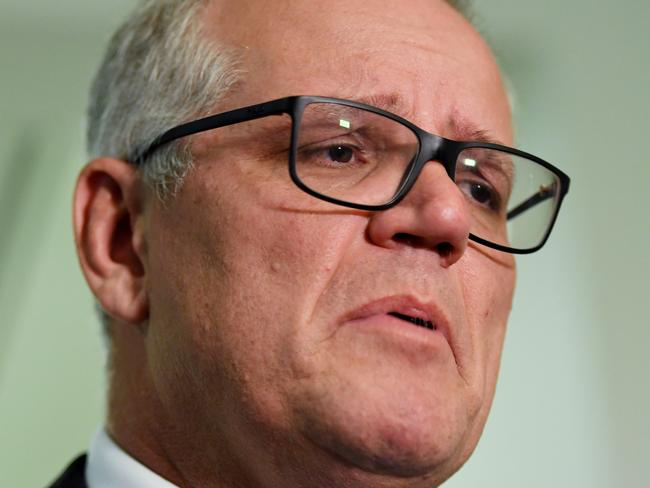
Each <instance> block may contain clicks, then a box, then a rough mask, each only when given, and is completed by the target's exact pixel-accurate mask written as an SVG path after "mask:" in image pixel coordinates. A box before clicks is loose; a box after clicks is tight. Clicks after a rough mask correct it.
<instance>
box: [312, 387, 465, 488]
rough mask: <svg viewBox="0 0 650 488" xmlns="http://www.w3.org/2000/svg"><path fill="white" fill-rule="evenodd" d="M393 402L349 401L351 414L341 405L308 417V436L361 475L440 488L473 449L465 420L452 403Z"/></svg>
mask: <svg viewBox="0 0 650 488" xmlns="http://www.w3.org/2000/svg"><path fill="white" fill-rule="evenodd" d="M391 400H392V401H389V402H386V403H384V404H383V405H382V404H381V402H380V401H375V402H370V401H367V399H366V401H365V402H364V401H359V402H350V403H349V404H348V405H347V406H348V407H353V408H352V409H350V410H347V411H345V410H343V409H342V408H341V407H343V405H341V404H340V403H339V405H338V407H339V408H336V407H334V408H332V409H326V411H321V412H318V413H316V415H310V416H308V421H307V422H305V423H303V427H304V428H305V429H306V430H305V432H304V433H305V434H306V436H307V437H308V438H309V439H310V440H311V442H312V443H314V444H316V445H317V446H318V447H319V448H320V449H322V450H324V451H326V452H327V453H328V454H329V455H330V456H332V457H333V458H335V459H337V460H338V461H340V462H341V463H342V464H343V465H346V466H349V467H350V468H352V469H353V470H355V471H357V472H359V471H361V472H365V473H367V474H369V475H377V476H379V477H382V478H386V477H389V478H401V479H415V478H418V479H422V480H425V479H426V480H429V481H430V482H432V481H433V480H437V481H438V482H439V483H441V482H442V481H444V479H446V478H448V477H449V476H451V474H452V473H453V472H454V471H455V470H456V469H457V468H458V467H460V465H462V464H463V462H464V461H465V459H466V457H467V455H468V453H469V452H471V451H472V450H473V445H470V444H471V437H472V436H471V435H470V431H471V430H472V429H470V428H469V425H468V418H467V416H466V415H465V414H463V412H462V408H455V409H454V408H453V407H451V408H450V406H449V404H447V405H446V407H442V408H430V407H429V408H424V407H423V406H420V407H419V408H418V407H413V406H412V405H409V404H408V402H404V401H399V404H397V402H396V397H393V398H392V399H391ZM400 400H401V399H400ZM355 405H356V408H354V406H355ZM360 405H365V408H364V407H362V408H359V406H360ZM416 405H417V404H416ZM312 413H314V412H312Z"/></svg>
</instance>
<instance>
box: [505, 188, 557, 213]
mask: <svg viewBox="0 0 650 488" xmlns="http://www.w3.org/2000/svg"><path fill="white" fill-rule="evenodd" d="M554 196H555V184H553V185H551V186H542V187H541V188H540V189H539V191H538V192H537V193H535V194H534V195H533V196H531V197H530V198H529V199H528V200H524V201H523V202H521V203H520V204H519V205H517V206H516V207H515V208H513V209H512V210H510V211H509V212H508V214H507V219H508V220H511V219H514V218H515V217H517V216H518V215H519V214H522V213H524V212H525V211H526V210H528V209H530V208H532V207H534V206H535V205H537V204H539V203H542V202H543V201H545V200H548V199H549V198H553V197H554Z"/></svg>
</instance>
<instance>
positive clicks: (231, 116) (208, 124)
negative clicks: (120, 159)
mask: <svg viewBox="0 0 650 488" xmlns="http://www.w3.org/2000/svg"><path fill="white" fill-rule="evenodd" d="M292 98H294V97H287V98H281V99H278V100H273V101H270V102H265V103H259V104H257V105H250V106H248V107H243V108H238V109H235V110H231V111H229V112H224V113H221V114H217V115H211V116H208V117H204V118H202V119H199V120H194V121H192V122H188V123H186V124H181V125H179V126H177V127H174V128H173V129H170V130H168V131H167V132H164V133H163V134H161V135H160V136H158V137H157V138H156V139H154V140H153V142H152V143H151V144H149V145H148V146H147V147H146V148H145V149H144V150H142V151H140V152H138V153H136V155H135V157H134V158H133V159H132V162H133V163H134V164H136V165H139V164H141V163H142V162H143V161H145V160H146V159H147V158H148V157H149V156H151V154H152V153H153V152H154V151H156V150H157V149H158V148H159V147H160V146H163V145H165V144H167V143H169V142H172V141H175V140H176V139H180V138H182V137H187V136H191V135H193V134H198V133H199V132H205V131H207V130H212V129H217V128H219V127H225V126H227V125H233V124H238V123H240V122H247V121H249V120H255V119H259V118H262V117H267V116H269V115H279V114H282V113H287V112H288V110H289V108H290V104H291V102H292Z"/></svg>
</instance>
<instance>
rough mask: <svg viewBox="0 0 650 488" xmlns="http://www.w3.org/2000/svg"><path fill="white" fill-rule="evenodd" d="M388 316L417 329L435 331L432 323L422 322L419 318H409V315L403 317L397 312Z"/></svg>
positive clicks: (428, 321)
mask: <svg viewBox="0 0 650 488" xmlns="http://www.w3.org/2000/svg"><path fill="white" fill-rule="evenodd" d="M388 315H392V316H393V317H395V318H398V319H400V320H403V321H404V322H409V323H411V324H413V325H417V326H418V327H424V328H425V329H429V330H436V329H437V327H436V325H435V324H434V323H433V322H431V321H430V320H424V319H422V318H420V317H411V316H410V315H404V314H401V313H397V312H390V313H389V314H388Z"/></svg>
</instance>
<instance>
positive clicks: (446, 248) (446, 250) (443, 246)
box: [436, 242, 454, 259]
mask: <svg viewBox="0 0 650 488" xmlns="http://www.w3.org/2000/svg"><path fill="white" fill-rule="evenodd" d="M436 251H437V252H438V254H439V255H440V257H441V258H444V259H447V258H448V257H449V256H451V253H452V252H453V251H454V246H452V245H451V244H450V243H449V242H441V243H440V244H438V245H437V246H436Z"/></svg>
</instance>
